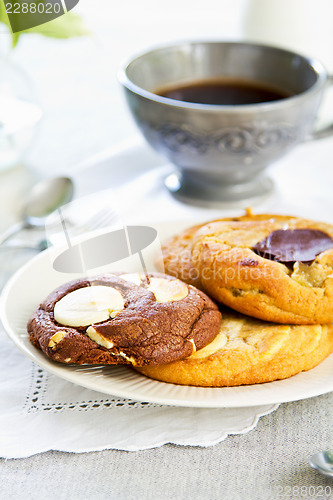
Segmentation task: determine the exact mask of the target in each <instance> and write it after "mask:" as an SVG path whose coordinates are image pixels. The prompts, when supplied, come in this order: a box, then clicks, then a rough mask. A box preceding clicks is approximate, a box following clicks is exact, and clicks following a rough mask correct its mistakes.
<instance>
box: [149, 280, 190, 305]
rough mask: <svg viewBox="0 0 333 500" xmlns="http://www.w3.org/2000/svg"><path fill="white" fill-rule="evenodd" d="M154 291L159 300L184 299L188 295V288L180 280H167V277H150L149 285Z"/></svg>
mask: <svg viewBox="0 0 333 500" xmlns="http://www.w3.org/2000/svg"><path fill="white" fill-rule="evenodd" d="M147 288H148V290H150V291H151V292H153V294H154V295H155V297H156V300H157V302H162V303H163V302H173V301H176V300H182V299H184V298H185V297H187V295H188V288H187V285H185V283H183V282H182V281H180V280H167V279H165V278H150V283H149V285H148V286H147Z"/></svg>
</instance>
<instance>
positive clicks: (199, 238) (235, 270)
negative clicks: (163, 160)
mask: <svg viewBox="0 0 333 500" xmlns="http://www.w3.org/2000/svg"><path fill="white" fill-rule="evenodd" d="M187 234H188V235H190V237H188V238H187V240H186V246H185V251H184V254H185V255H186V258H185V259H184V258H183V257H182V256H181V255H180V254H178V255H177V257H174V261H173V266H170V262H172V256H174V255H175V250H176V251H177V248H176V245H175V241H176V240H175V238H174V239H173V240H169V242H167V243H166V245H165V246H164V248H163V254H164V256H165V257H164V258H165V270H166V272H167V273H169V274H172V275H174V276H178V277H181V276H183V279H184V281H187V283H191V282H192V279H191V274H190V273H192V275H195V277H196V279H195V283H196V286H198V287H199V288H200V289H202V290H204V291H205V292H206V293H208V295H210V296H211V297H212V298H213V299H215V300H217V301H219V302H221V303H223V304H225V305H227V306H229V307H231V308H233V309H235V310H237V311H239V312H242V313H244V314H247V315H249V316H254V317H256V318H259V319H263V320H266V321H274V322H278V323H293V324H323V323H329V322H332V321H333V240H332V238H333V226H332V225H330V224H325V223H320V222H314V221H309V220H306V219H301V218H298V217H288V216H279V215H265V214H260V215H259V216H251V215H247V216H245V217H240V218H238V219H234V220H220V221H214V222H211V223H207V224H204V225H202V226H201V227H199V228H197V227H196V228H195V229H193V230H192V231H191V229H190V230H188V232H187ZM316 238H317V239H316ZM281 239H282V240H283V241H282V243H281V241H280V240H281ZM276 241H277V243H278V244H276ZM279 245H280V247H279ZM313 247H314V248H313ZM178 248H179V244H178ZM184 270H186V272H185V271H184Z"/></svg>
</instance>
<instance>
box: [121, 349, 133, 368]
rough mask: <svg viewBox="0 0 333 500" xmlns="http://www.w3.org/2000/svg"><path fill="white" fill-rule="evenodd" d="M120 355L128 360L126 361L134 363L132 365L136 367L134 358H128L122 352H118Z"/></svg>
mask: <svg viewBox="0 0 333 500" xmlns="http://www.w3.org/2000/svg"><path fill="white" fill-rule="evenodd" d="M118 355H119V356H121V357H122V358H124V359H126V361H129V362H130V363H132V365H134V366H135V365H136V361H135V359H134V358H132V356H126V354H125V353H124V352H122V351H119V352H118Z"/></svg>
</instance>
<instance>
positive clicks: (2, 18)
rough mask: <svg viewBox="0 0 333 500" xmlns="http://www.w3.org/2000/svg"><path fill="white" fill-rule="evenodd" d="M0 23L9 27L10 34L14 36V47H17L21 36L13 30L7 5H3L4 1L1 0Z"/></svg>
mask: <svg viewBox="0 0 333 500" xmlns="http://www.w3.org/2000/svg"><path fill="white" fill-rule="evenodd" d="M0 23H3V24H5V25H6V26H7V28H8V29H9V32H10V34H11V36H12V47H15V45H16V44H17V42H18V39H19V35H18V34H17V33H13V32H12V30H11V26H10V22H9V19H8V16H7V12H6V9H5V4H4V3H3V0H0Z"/></svg>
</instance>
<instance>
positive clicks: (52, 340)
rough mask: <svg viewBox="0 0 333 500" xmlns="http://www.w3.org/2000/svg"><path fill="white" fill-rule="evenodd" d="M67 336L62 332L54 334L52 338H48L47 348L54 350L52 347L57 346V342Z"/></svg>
mask: <svg viewBox="0 0 333 500" xmlns="http://www.w3.org/2000/svg"><path fill="white" fill-rule="evenodd" d="M66 335H67V332H63V331H60V332H57V333H55V334H54V335H52V337H51V338H50V340H49V344H48V346H49V347H51V348H52V349H54V347H55V346H56V345H57V344H59V342H60V341H61V340H62V339H63V338H64V337H66Z"/></svg>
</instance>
